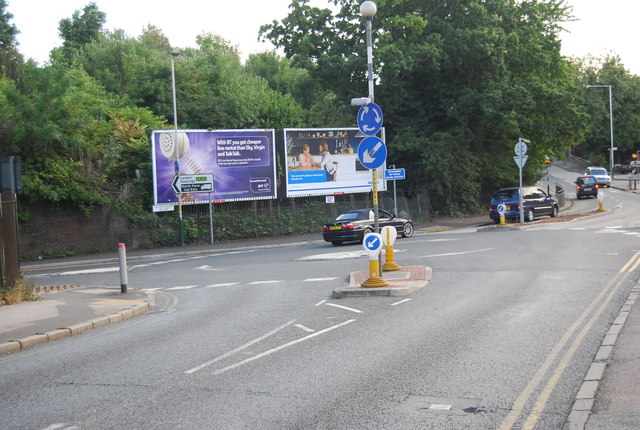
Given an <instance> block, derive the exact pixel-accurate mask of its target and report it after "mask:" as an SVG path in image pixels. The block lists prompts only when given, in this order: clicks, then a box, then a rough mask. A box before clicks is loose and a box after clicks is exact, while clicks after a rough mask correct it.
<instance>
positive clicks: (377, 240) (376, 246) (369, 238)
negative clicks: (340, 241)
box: [362, 233, 382, 252]
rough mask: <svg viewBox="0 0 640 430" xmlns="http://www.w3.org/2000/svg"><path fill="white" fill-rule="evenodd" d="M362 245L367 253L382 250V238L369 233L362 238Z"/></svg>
mask: <svg viewBox="0 0 640 430" xmlns="http://www.w3.org/2000/svg"><path fill="white" fill-rule="evenodd" d="M362 244H363V245H364V248H365V250H367V251H371V252H376V251H379V250H380V249H381V248H382V236H380V234H377V233H370V234H368V235H366V236H365V237H364V240H363V241H362Z"/></svg>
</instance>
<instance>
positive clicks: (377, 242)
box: [360, 233, 389, 288]
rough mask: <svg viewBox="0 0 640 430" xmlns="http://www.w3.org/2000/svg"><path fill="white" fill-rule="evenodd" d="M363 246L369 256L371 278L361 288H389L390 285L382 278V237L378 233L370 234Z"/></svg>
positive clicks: (365, 238)
mask: <svg viewBox="0 0 640 430" xmlns="http://www.w3.org/2000/svg"><path fill="white" fill-rule="evenodd" d="M362 246H363V247H364V250H365V251H366V252H367V255H368V256H369V278H368V279H367V280H366V281H364V282H363V283H362V284H360V286H362V287H366V288H375V287H387V286H389V283H388V282H387V281H385V280H384V279H382V277H381V276H380V262H379V261H378V255H379V254H380V250H381V249H382V236H380V234H378V233H369V234H368V235H366V236H365V237H364V240H363V241H362Z"/></svg>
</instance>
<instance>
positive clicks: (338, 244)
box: [331, 240, 342, 246]
mask: <svg viewBox="0 0 640 430" xmlns="http://www.w3.org/2000/svg"><path fill="white" fill-rule="evenodd" d="M331 245H333V246H340V245H342V241H341V240H332V241H331Z"/></svg>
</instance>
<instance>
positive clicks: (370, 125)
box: [358, 103, 383, 136]
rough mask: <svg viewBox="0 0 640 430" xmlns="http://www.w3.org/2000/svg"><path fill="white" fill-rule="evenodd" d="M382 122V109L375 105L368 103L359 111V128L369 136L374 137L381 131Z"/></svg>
mask: <svg viewBox="0 0 640 430" xmlns="http://www.w3.org/2000/svg"><path fill="white" fill-rule="evenodd" d="M382 120H383V118H382V109H380V106H378V105H377V104H375V103H367V104H366V105H364V106H361V107H360V110H359V111H358V128H359V129H360V131H361V132H362V133H363V134H366V135H367V136H373V135H374V134H376V133H377V132H379V131H380V129H381V128H382Z"/></svg>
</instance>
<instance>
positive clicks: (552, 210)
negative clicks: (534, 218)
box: [551, 206, 558, 218]
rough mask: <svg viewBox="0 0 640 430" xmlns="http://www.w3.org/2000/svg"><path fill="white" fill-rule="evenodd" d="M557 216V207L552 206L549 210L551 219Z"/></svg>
mask: <svg viewBox="0 0 640 430" xmlns="http://www.w3.org/2000/svg"><path fill="white" fill-rule="evenodd" d="M557 216H558V206H554V207H553V208H552V209H551V218H556V217H557Z"/></svg>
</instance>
